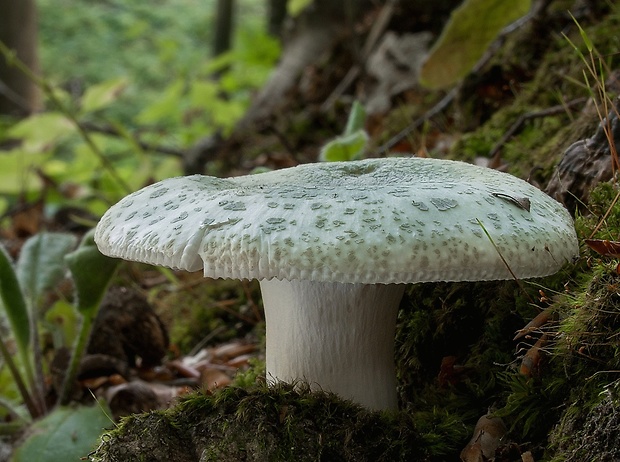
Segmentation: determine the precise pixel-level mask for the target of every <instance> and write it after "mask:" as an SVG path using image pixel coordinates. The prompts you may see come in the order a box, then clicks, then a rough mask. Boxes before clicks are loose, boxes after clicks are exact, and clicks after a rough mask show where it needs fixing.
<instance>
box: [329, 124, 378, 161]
mask: <svg viewBox="0 0 620 462" xmlns="http://www.w3.org/2000/svg"><path fill="white" fill-rule="evenodd" d="M367 143H368V134H367V133H366V132H365V131H364V130H358V131H356V132H354V133H352V134H350V135H343V136H339V137H337V138H335V139H333V140H331V141H330V142H329V143H327V144H326V145H325V146H323V147H322V148H321V153H320V154H319V159H320V160H321V161H323V162H342V161H347V160H355V159H360V158H361V157H362V154H363V153H364V149H365V148H366V144H367Z"/></svg>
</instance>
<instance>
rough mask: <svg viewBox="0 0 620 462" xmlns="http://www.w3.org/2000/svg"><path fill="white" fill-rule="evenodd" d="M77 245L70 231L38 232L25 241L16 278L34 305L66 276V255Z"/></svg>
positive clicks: (33, 306)
mask: <svg viewBox="0 0 620 462" xmlns="http://www.w3.org/2000/svg"><path fill="white" fill-rule="evenodd" d="M75 244H76V238H75V237H74V236H73V235H71V234H67V233H39V234H37V235H36V236H33V237H31V238H30V239H28V240H27V241H26V243H25V244H24V246H23V247H22V250H21V253H20V255H19V260H18V261H17V278H18V279H19V282H20V284H21V287H22V290H23V291H24V295H25V296H26V298H27V299H28V300H30V304H31V307H32V308H33V309H34V308H35V307H36V306H38V304H39V301H40V299H41V297H42V296H43V295H44V294H45V292H46V291H47V290H49V289H51V288H53V287H54V286H55V285H56V284H58V282H60V281H61V280H62V279H63V277H64V272H65V268H66V266H65V262H64V256H65V255H66V254H67V253H69V252H70V251H71V250H72V249H73V248H74V247H75Z"/></svg>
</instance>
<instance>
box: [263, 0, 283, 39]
mask: <svg viewBox="0 0 620 462" xmlns="http://www.w3.org/2000/svg"><path fill="white" fill-rule="evenodd" d="M286 4H287V0H267V31H268V32H269V34H271V35H273V36H275V37H279V36H280V33H281V32H282V25H283V24H284V19H285V18H286Z"/></svg>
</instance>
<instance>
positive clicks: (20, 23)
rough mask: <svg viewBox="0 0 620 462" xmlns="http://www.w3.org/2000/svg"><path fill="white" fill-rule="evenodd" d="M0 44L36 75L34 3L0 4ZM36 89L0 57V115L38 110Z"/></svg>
mask: <svg viewBox="0 0 620 462" xmlns="http://www.w3.org/2000/svg"><path fill="white" fill-rule="evenodd" d="M0 12H1V13H0V41H2V42H3V43H4V44H5V45H6V46H7V47H8V48H9V49H11V50H14V52H15V55H16V57H17V58H18V59H20V60H21V61H23V62H24V63H25V64H26V65H27V66H28V67H29V68H30V69H32V70H33V71H34V72H37V71H38V58H37V9H36V3H35V0H0ZM40 104H41V99H40V95H39V91H38V89H37V87H36V85H35V84H34V83H33V82H31V81H30V80H28V79H27V78H26V77H25V76H24V75H23V74H22V73H21V72H20V71H19V70H17V69H16V68H15V67H14V66H12V65H11V64H10V62H7V60H6V59H5V58H4V57H3V56H0V114H11V115H19V116H24V115H27V114H29V113H31V112H34V111H36V110H37V109H39V107H40Z"/></svg>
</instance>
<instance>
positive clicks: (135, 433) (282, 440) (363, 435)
mask: <svg viewBox="0 0 620 462" xmlns="http://www.w3.org/2000/svg"><path fill="white" fill-rule="evenodd" d="M419 422H420V423H419ZM455 432H456V433H458V434H459V435H461V436H462V434H463V432H464V427H463V426H462V425H459V424H458V422H455V421H454V420H453V419H452V420H451V419H450V418H449V417H447V416H446V415H445V414H443V415H442V414H441V413H439V412H435V413H430V414H429V413H427V414H426V415H424V416H420V415H409V414H406V413H402V412H401V413H380V412H369V411H367V410H365V409H363V408H361V407H360V406H357V405H354V404H352V403H350V402H347V401H343V400H341V399H339V398H338V397H336V396H335V395H332V394H329V393H321V392H312V391H310V390H309V389H308V388H307V387H306V386H303V385H298V386H296V387H293V386H291V385H278V386H273V387H269V388H268V387H266V386H256V387H254V388H252V389H242V388H236V387H230V388H227V389H224V390H221V391H219V392H217V393H215V394H213V395H193V396H190V397H188V398H185V399H184V400H183V401H182V402H181V403H179V405H177V406H176V407H174V408H172V409H170V410H166V411H158V412H153V413H149V414H143V415H135V416H132V417H129V418H127V419H125V420H124V421H123V422H122V423H121V425H120V426H119V427H118V428H117V429H116V430H113V431H111V432H109V433H108V434H106V435H104V437H103V438H102V443H101V445H100V447H99V448H98V450H97V451H96V452H95V453H94V454H93V456H92V457H91V460H93V461H100V462H103V461H109V462H111V461H121V460H122V461H123V462H128V461H137V460H142V459H144V458H146V459H148V460H150V461H158V460H162V461H163V460H166V461H167V460H175V461H185V460H188V461H189V460H193V461H196V460H203V461H209V460H214V461H242V460H246V461H265V460H274V461H276V460H277V461H279V460H296V461H316V460H343V461H344V460H351V461H393V460H418V461H424V460H444V459H443V458H444V457H445V455H446V454H447V452H448V450H450V449H453V448H450V447H449V445H447V444H446V440H448V441H450V440H451V439H452V438H451V436H450V434H451V433H455ZM146 435H148V437H146Z"/></svg>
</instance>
